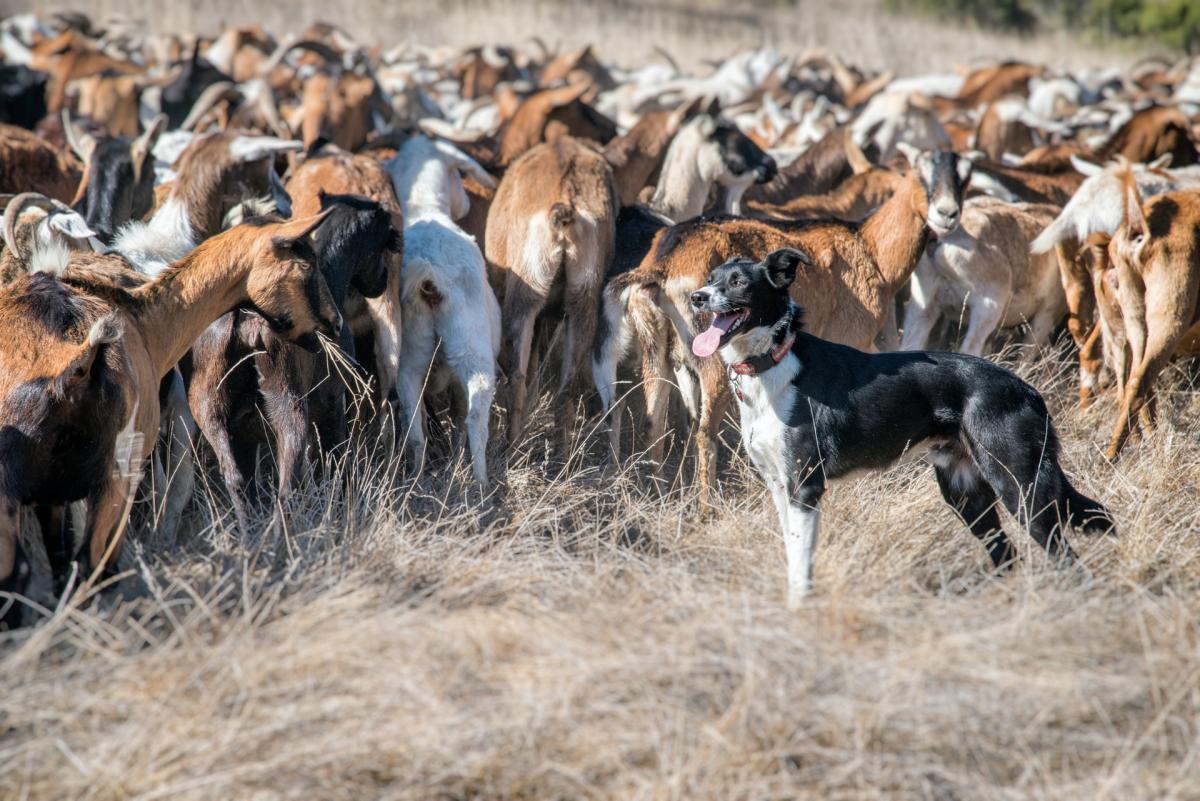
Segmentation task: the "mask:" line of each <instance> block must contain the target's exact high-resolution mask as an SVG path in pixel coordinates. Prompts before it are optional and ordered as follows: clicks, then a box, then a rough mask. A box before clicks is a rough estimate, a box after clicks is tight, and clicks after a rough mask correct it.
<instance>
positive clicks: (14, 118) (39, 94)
mask: <svg viewBox="0 0 1200 801" xmlns="http://www.w3.org/2000/svg"><path fill="white" fill-rule="evenodd" d="M49 79H50V76H48V75H47V74H46V73H44V72H38V71H37V70H31V69H29V68H28V67H26V66H23V65H21V64H16V65H12V64H0V122H7V123H9V124H11V125H19V126H21V127H22V128H29V129H31V130H32V129H33V127H34V126H36V125H37V124H38V122H39V121H40V120H41V119H42V118H43V117H45V116H46V82H47V81H48V80H49Z"/></svg>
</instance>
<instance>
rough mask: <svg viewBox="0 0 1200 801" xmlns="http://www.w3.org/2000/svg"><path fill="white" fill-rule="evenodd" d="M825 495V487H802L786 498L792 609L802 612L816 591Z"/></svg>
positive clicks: (789, 585) (787, 545)
mask: <svg viewBox="0 0 1200 801" xmlns="http://www.w3.org/2000/svg"><path fill="white" fill-rule="evenodd" d="M823 493H824V487H819V486H811V485H809V486H801V487H798V488H796V489H794V490H793V491H792V492H790V493H788V494H787V496H786V497H785V498H784V499H783V500H784V502H785V504H786V518H785V519H784V521H783V543H784V548H785V549H786V551H787V578H788V609H792V610H795V609H798V608H799V607H800V604H802V603H803V602H804V599H805V597H806V596H807V595H808V593H809V591H810V590H811V589H812V583H813V561H814V560H815V558H816V552H817V529H818V528H819V526H820V523H821V509H820V506H819V504H820V501H821V495H822V494H823ZM782 516H783V515H781V517H782Z"/></svg>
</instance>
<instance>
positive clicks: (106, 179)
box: [82, 138, 154, 243]
mask: <svg viewBox="0 0 1200 801" xmlns="http://www.w3.org/2000/svg"><path fill="white" fill-rule="evenodd" d="M139 157H140V163H139V161H138V159H139ZM84 180H85V182H86V184H85V187H84V189H83V196H84V202H83V209H82V211H83V215H84V219H85V220H87V223H88V226H89V227H90V228H91V229H92V230H94V231H95V232H96V233H97V234H98V235H99V237H100V239H101V240H103V241H104V242H105V243H111V241H112V237H113V235H114V234H115V233H116V231H117V229H118V228H120V227H121V226H122V225H123V224H125V223H127V222H129V221H130V220H140V219H142V218H143V217H145V216H146V214H148V213H149V212H150V210H151V209H153V208H154V169H153V165H152V164H150V162H149V154H148V153H140V154H135V153H134V152H133V150H132V149H131V143H130V141H129V140H128V139H107V138H106V139H101V140H100V141H99V142H97V143H96V147H95V150H94V151H93V152H92V155H91V157H90V158H89V160H88V169H87V175H86V177H85V178H84Z"/></svg>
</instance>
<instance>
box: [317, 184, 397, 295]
mask: <svg viewBox="0 0 1200 801" xmlns="http://www.w3.org/2000/svg"><path fill="white" fill-rule="evenodd" d="M319 196H320V200H321V210H322V211H325V210H326V209H330V208H332V209H333V213H332V214H331V215H330V218H329V221H328V222H326V223H325V224H324V225H322V226H321V227H320V229H319V230H318V231H317V232H316V234H315V235H314V237H313V238H314V240H315V245H316V251H317V253H318V254H319V258H320V260H321V268H322V270H324V271H325V279H326V283H327V284H329V286H330V288H331V290H332V291H333V295H334V302H335V303H343V302H344V300H345V297H344V287H345V285H346V282H347V280H348V281H349V284H350V286H352V287H354V288H355V289H357V290H358V292H359V294H361V295H362V296H363V297H365V298H377V297H379V296H380V295H382V294H383V291H384V290H385V289H386V288H387V279H388V263H389V258H388V254H398V253H401V252H403V244H402V242H403V240H402V239H401V234H400V232H399V231H398V230H396V228H395V227H394V226H393V225H392V216H391V214H389V213H388V212H387V210H386V209H384V208H383V207H382V206H381V205H380V204H379V203H378V202H376V201H374V200H370V199H369V198H365V197H362V196H359V195H327V194H325V193H324V192H321V193H320V195H319ZM343 270H344V271H345V272H344V273H342V274H341V275H334V274H332V273H334V272H339V271H343ZM339 288H343V289H341V290H339Z"/></svg>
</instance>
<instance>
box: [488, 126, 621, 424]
mask: <svg viewBox="0 0 1200 801" xmlns="http://www.w3.org/2000/svg"><path fill="white" fill-rule="evenodd" d="M616 216H617V193H616V187H615V186H614V185H613V177H612V167H611V166H609V164H608V162H607V161H605V159H604V156H603V155H602V154H601V153H600V152H599V151H598V150H596V149H595V148H593V147H592V146H590V145H588V144H587V143H585V142H583V141H582V140H579V139H576V138H574V137H571V136H561V137H559V138H558V139H556V140H555V141H553V142H548V143H546V144H543V145H538V146H537V147H535V148H533V149H532V150H530V151H529V152H528V153H526V154H525V155H524V156H522V157H521V158H519V159H517V161H516V162H514V163H513V165H512V166H511V167H509V169H508V171H507V172H506V173H505V175H504V178H503V180H502V181H501V182H500V186H499V188H498V189H497V190H496V198H495V201H494V202H493V203H492V207H491V210H490V211H489V214H488V225H487V244H486V247H485V254H486V256H487V261H488V264H489V270H490V272H491V274H492V275H493V277H494V278H495V279H496V280H497V281H498V282H499V283H500V286H499V287H497V289H498V291H497V294H498V295H499V296H500V297H501V309H502V313H501V318H502V320H503V323H504V340H505V348H504V350H503V351H502V363H503V364H505V368H506V372H507V374H508V380H509V386H510V390H511V399H510V405H509V410H508V415H509V417H508V436H509V442H510V444H513V445H515V444H517V443H518V442H520V440H521V437H522V435H523V433H524V428H525V415H526V412H527V408H526V406H527V400H526V394H527V384H528V381H529V380H530V378H531V377H532V376H533V375H534V370H533V369H532V365H534V364H536V363H537V361H538V360H539V357H540V355H541V354H540V353H539V352H538V351H539V350H540V347H541V344H540V343H541V342H542V341H543V337H542V336H537V337H535V333H536V332H537V329H541V331H542V333H543V334H549V333H550V332H551V330H552V327H551V324H552V322H557V321H558V319H563V320H564V321H565V326H566V336H565V338H564V345H563V361H562V368H561V370H560V371H559V379H558V391H559V394H560V396H561V395H563V394H564V393H566V392H567V391H568V389H570V388H572V387H577V386H580V385H581V383H582V378H583V377H584V376H585V375H586V367H587V365H588V364H589V360H588V353H589V352H590V349H591V347H592V339H593V337H594V336H595V332H596V317H597V309H598V307H599V301H600V297H599V296H600V290H601V287H602V286H603V282H604V273H605V270H606V268H607V266H608V264H609V262H610V261H611V260H612V254H613V236H614V224H615V220H616ZM535 342H536V343H537V344H535ZM564 428H569V426H566V425H564Z"/></svg>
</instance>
